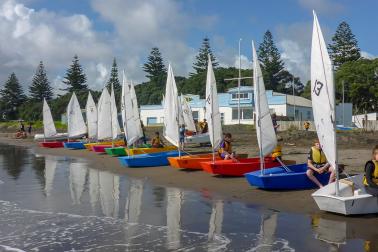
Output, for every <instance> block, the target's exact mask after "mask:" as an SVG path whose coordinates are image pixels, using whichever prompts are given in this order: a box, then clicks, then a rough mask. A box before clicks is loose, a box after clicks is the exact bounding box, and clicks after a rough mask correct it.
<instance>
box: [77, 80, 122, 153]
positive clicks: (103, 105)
mask: <svg viewBox="0 0 378 252" xmlns="http://www.w3.org/2000/svg"><path fill="white" fill-rule="evenodd" d="M111 104H112V102H111V96H110V95H109V92H108V89H107V88H106V87H104V89H103V90H102V93H101V96H100V99H99V101H98V107H97V110H98V112H97V140H98V141H102V142H96V143H87V144H84V146H85V148H87V149H88V150H93V147H94V146H97V145H101V146H104V145H106V147H109V146H112V144H114V145H123V144H124V141H123V140H122V141H114V140H112V141H109V139H113V127H112V124H113V123H112V122H113V121H115V120H114V119H112V115H113V114H112V113H111V110H112V108H111V107H112V106H111ZM117 123H118V121H117ZM118 127H119V126H118ZM115 128H116V127H115ZM117 133H118V132H117ZM104 148H105V147H104ZM99 149H100V148H99Z"/></svg>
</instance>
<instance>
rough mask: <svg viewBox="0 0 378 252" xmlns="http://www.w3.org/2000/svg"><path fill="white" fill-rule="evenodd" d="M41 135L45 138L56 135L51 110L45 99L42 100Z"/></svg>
mask: <svg viewBox="0 0 378 252" xmlns="http://www.w3.org/2000/svg"><path fill="white" fill-rule="evenodd" d="M43 133H44V135H45V137H51V136H54V135H56V128H55V124H54V120H53V118H52V115H51V110H50V107H49V105H48V104H47V102H46V99H43Z"/></svg>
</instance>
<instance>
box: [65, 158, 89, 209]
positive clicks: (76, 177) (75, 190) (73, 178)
mask: <svg viewBox="0 0 378 252" xmlns="http://www.w3.org/2000/svg"><path fill="white" fill-rule="evenodd" d="M86 176H87V165H86V164H85V163H70V175H69V181H70V191H71V199H72V202H73V203H74V204H80V199H81V195H82V194H83V191H84V185H85V178H86Z"/></svg>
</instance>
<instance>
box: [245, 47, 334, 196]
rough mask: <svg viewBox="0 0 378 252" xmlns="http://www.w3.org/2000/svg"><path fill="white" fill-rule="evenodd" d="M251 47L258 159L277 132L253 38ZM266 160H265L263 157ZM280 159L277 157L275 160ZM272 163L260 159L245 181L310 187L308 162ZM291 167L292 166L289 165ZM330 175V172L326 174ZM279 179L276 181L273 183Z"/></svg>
mask: <svg viewBox="0 0 378 252" xmlns="http://www.w3.org/2000/svg"><path fill="white" fill-rule="evenodd" d="M252 51H253V78H254V93H255V107H256V118H257V120H256V121H257V123H256V132H257V140H258V143H259V150H260V160H263V157H264V156H266V155H267V154H269V153H271V152H272V150H273V149H274V148H275V146H276V144H277V138H276V134H275V132H274V128H273V123H272V118H271V116H270V113H269V107H268V102H267V98H266V94H265V86H264V80H263V76H262V72H261V68H260V64H259V62H258V59H257V53H256V49H255V46H254V44H253V42H252ZM264 161H265V160H264ZM278 161H279V160H278ZM269 166H270V167H273V166H271V164H269V163H268V164H267V163H265V162H261V161H260V171H254V172H249V173H246V174H245V177H246V178H247V180H248V182H249V183H250V184H251V185H252V186H257V187H259V188H262V189H268V190H275V189H286V190H294V189H305V188H313V187H314V185H315V184H314V183H313V182H312V181H311V180H309V179H308V178H307V175H306V171H307V164H298V165H292V166H286V165H285V164H284V163H281V162H280V165H278V164H277V166H276V167H275V168H270V169H265V168H266V167H267V168H269ZM290 167H291V168H290ZM328 176H329V175H328ZM276 183H278V184H276Z"/></svg>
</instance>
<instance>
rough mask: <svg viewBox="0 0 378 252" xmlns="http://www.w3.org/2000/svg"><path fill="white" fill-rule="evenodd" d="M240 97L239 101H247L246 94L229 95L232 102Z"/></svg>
mask: <svg viewBox="0 0 378 252" xmlns="http://www.w3.org/2000/svg"><path fill="white" fill-rule="evenodd" d="M239 96H240V100H246V99H248V93H234V94H232V95H231V99H232V100H238V97H239Z"/></svg>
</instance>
